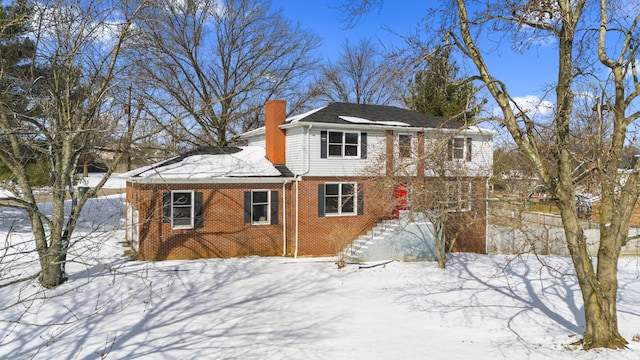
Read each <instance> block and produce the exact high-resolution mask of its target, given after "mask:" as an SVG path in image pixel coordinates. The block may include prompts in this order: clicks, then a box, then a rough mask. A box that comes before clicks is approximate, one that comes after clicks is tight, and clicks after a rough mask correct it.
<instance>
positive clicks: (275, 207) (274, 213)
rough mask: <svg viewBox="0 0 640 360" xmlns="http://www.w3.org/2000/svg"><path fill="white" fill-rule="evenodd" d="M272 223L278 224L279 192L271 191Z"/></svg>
mask: <svg viewBox="0 0 640 360" xmlns="http://www.w3.org/2000/svg"><path fill="white" fill-rule="evenodd" d="M271 223H272V224H274V225H277V224H278V192H277V191H271Z"/></svg>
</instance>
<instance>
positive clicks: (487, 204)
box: [484, 178, 489, 254]
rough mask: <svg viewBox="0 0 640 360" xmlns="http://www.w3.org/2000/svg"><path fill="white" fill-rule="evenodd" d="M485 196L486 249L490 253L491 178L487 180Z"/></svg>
mask: <svg viewBox="0 0 640 360" xmlns="http://www.w3.org/2000/svg"><path fill="white" fill-rule="evenodd" d="M484 191H485V196H484V206H485V209H484V249H485V251H486V252H487V254H488V253H489V178H487V179H486V180H485V188H484Z"/></svg>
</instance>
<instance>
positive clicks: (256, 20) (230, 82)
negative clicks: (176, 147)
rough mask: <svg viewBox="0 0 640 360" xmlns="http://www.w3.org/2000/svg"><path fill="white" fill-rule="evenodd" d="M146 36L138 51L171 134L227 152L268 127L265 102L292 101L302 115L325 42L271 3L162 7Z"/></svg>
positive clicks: (143, 29)
mask: <svg viewBox="0 0 640 360" xmlns="http://www.w3.org/2000/svg"><path fill="white" fill-rule="evenodd" d="M149 19H154V20H153V21H151V20H149ZM138 30H139V31H138V34H137V36H136V47H135V48H132V49H131V51H135V56H137V57H138V58H139V60H140V62H139V65H140V66H139V67H138V71H139V72H140V73H141V76H142V77H144V78H145V79H147V81H149V82H150V84H151V87H152V88H153V89H154V93H153V94H152V95H150V96H149V99H150V100H155V104H156V106H157V109H161V110H162V112H163V114H162V118H163V121H164V122H165V123H166V122H169V124H168V125H167V126H166V128H165V130H166V131H169V132H172V129H174V128H176V127H177V128H179V129H180V130H181V131H184V132H186V133H188V134H190V137H189V138H188V139H185V140H188V141H190V142H191V143H192V144H194V145H212V144H214V145H217V146H224V145H225V144H226V143H227V142H228V141H230V140H231V139H232V137H233V136H234V135H236V134H238V133H240V132H242V131H245V130H248V129H251V128H255V127H257V126H259V125H260V120H259V119H261V117H260V114H261V111H263V108H264V103H265V101H267V100H269V99H271V98H286V99H287V100H288V105H289V106H288V107H289V110H290V111H299V110H300V107H301V106H303V104H304V102H305V101H306V100H307V98H308V96H309V95H310V93H309V91H308V90H309V87H308V86H307V85H306V84H305V80H306V79H307V76H308V75H309V73H310V71H311V70H313V67H314V66H315V64H316V58H315V56H314V50H315V49H316V48H317V46H318V44H319V40H318V38H317V37H316V36H315V35H314V34H313V33H312V32H311V31H309V30H306V29H304V28H302V27H301V26H300V25H294V24H292V23H291V22H290V21H288V20H286V19H285V18H284V17H283V16H282V12H281V11H273V10H271V4H270V2H268V1H259V0H223V1H214V0H195V1H169V0H161V1H155V2H154V5H153V7H151V8H149V9H147V10H146V11H145V21H144V22H143V23H140V24H139V28H138ZM158 115H159V114H158Z"/></svg>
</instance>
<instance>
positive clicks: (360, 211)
mask: <svg viewBox="0 0 640 360" xmlns="http://www.w3.org/2000/svg"><path fill="white" fill-rule="evenodd" d="M357 186H358V215H364V184H358V185H357Z"/></svg>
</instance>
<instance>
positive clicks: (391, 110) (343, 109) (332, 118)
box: [285, 103, 464, 129]
mask: <svg viewBox="0 0 640 360" xmlns="http://www.w3.org/2000/svg"><path fill="white" fill-rule="evenodd" d="M340 116H351V117H357V118H362V119H367V120H371V121H376V122H388V121H398V122H403V123H406V124H409V125H410V126H412V127H422V128H447V129H459V128H462V127H464V124H463V123H462V122H459V121H451V120H447V119H444V118H441V117H437V116H432V115H427V114H423V113H419V112H416V111H411V110H407V109H402V108H399V107H395V106H383V105H364V104H352V103H331V104H329V105H328V106H326V107H324V108H323V109H320V110H318V111H316V112H314V113H312V114H310V115H307V116H305V117H303V118H301V119H299V120H298V121H301V122H317V123H330V124H349V123H350V122H348V121H345V120H343V119H341V118H340ZM285 123H286V122H285ZM374 125H375V124H374Z"/></svg>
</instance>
